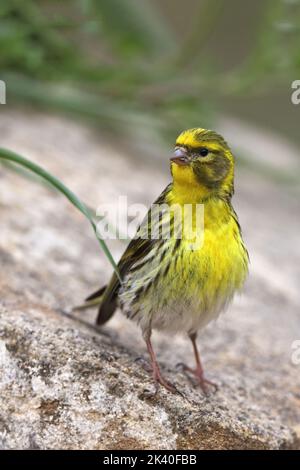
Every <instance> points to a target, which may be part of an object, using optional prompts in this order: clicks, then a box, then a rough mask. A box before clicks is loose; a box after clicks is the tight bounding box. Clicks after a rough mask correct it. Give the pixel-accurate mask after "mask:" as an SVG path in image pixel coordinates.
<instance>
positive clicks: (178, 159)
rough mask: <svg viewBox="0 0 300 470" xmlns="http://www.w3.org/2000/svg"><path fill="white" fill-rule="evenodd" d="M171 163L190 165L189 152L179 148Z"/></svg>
mask: <svg viewBox="0 0 300 470" xmlns="http://www.w3.org/2000/svg"><path fill="white" fill-rule="evenodd" d="M170 160H171V162H173V163H176V165H181V166H185V165H189V163H190V161H189V158H188V153H187V150H186V149H185V148H183V147H178V148H176V149H175V151H174V157H172V158H170Z"/></svg>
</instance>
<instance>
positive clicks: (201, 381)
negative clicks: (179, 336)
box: [180, 333, 218, 394]
mask: <svg viewBox="0 0 300 470" xmlns="http://www.w3.org/2000/svg"><path fill="white" fill-rule="evenodd" d="M189 338H190V340H191V341H192V345H193V350H194V355H195V359H196V367H195V368H192V367H188V366H187V365H185V364H180V365H181V367H182V368H183V370H184V371H186V372H189V373H191V374H193V376H194V377H195V378H196V381H197V385H199V386H200V387H201V389H202V390H203V392H204V393H205V394H207V393H208V387H207V386H208V385H211V386H212V387H214V388H215V390H216V391H217V390H218V386H217V384H215V383H214V382H211V381H210V380H207V379H206V378H205V377H204V371H203V367H202V364H201V359H200V354H199V351H198V347H197V342H196V338H197V334H196V333H191V334H190V335H189Z"/></svg>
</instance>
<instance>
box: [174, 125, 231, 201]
mask: <svg viewBox="0 0 300 470" xmlns="http://www.w3.org/2000/svg"><path fill="white" fill-rule="evenodd" d="M171 172H172V176H173V184H174V186H176V187H177V188H179V189H181V190H183V191H187V192H188V191H189V190H190V191H191V193H194V194H195V193H197V192H198V193H199V197H200V195H201V197H202V198H205V197H208V196H210V195H220V196H223V197H227V198H228V197H229V198H230V197H231V195H232V193H233V176H234V158H233V155H232V153H231V151H230V148H229V147H228V145H227V143H226V142H225V140H224V139H223V137H222V136H221V135H219V134H217V133H216V132H214V131H210V130H206V129H201V128H195V129H188V130H187V131H184V132H182V133H181V134H180V135H179V136H178V138H177V140H176V145H175V151H174V156H173V157H172V158H171Z"/></svg>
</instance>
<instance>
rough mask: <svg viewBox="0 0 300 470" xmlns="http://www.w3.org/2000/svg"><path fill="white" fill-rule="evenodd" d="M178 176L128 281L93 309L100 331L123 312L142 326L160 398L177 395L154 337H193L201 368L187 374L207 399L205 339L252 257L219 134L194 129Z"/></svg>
mask: <svg viewBox="0 0 300 470" xmlns="http://www.w3.org/2000/svg"><path fill="white" fill-rule="evenodd" d="M171 174H172V178H173V181H172V182H171V183H170V184H169V185H168V186H167V188H166V189H165V190H164V191H163V192H162V193H161V195H160V196H159V198H158V199H157V200H156V201H155V203H154V205H152V206H151V208H150V210H149V212H148V215H147V216H146V218H145V219H144V221H143V222H142V224H141V226H140V227H139V229H138V232H137V235H136V237H135V238H134V239H133V240H132V241H131V242H130V243H129V245H128V247H127V249H126V250H125V252H124V254H123V256H122V257H121V260H120V262H119V264H118V268H119V272H120V275H121V279H122V281H121V282H120V280H119V279H118V277H117V275H116V274H115V273H114V274H113V276H112V278H111V281H110V282H109V284H108V285H107V286H105V287H103V288H102V289H100V290H99V291H97V292H96V293H95V294H93V295H91V296H90V297H89V298H88V299H87V303H86V306H90V305H96V304H100V308H99V314H98V317H97V324H98V325H102V324H103V323H105V322H106V321H107V320H109V318H110V317H111V316H112V315H113V313H114V312H115V310H116V308H117V307H118V306H119V307H120V308H121V310H122V311H123V312H124V313H125V314H126V315H127V317H129V318H130V319H132V320H134V321H136V322H137V323H138V324H139V325H140V327H141V330H142V334H143V337H144V339H145V342H146V345H147V349H148V352H149V355H150V359H151V370H152V373H153V379H154V381H155V384H156V390H157V389H158V387H159V384H161V385H162V386H164V387H165V388H166V389H167V390H169V391H171V392H177V389H176V387H175V386H174V385H173V384H171V383H170V382H169V381H167V380H166V379H165V378H164V377H163V375H162V373H161V370H160V367H159V365H158V362H157V359H156V355H155V353H154V350H153V347H152V343H151V332H152V330H153V329H156V330H163V331H165V332H166V333H168V334H170V335H173V334H175V333H178V332H180V333H185V334H187V335H188V336H189V337H190V339H191V341H192V345H193V350H194V354H195V359H196V367H195V368H190V367H187V366H184V370H185V371H187V372H188V373H190V374H192V377H193V378H195V380H196V382H197V384H198V385H199V386H200V387H201V388H202V389H203V391H204V392H206V391H207V388H208V387H207V385H209V384H211V385H215V384H213V383H212V382H210V381H209V380H207V379H206V378H205V377H204V373H203V368H202V365H201V361H200V355H199V352H198V349H197V345H196V337H197V333H198V331H199V330H201V329H202V328H203V327H204V326H205V325H207V323H208V322H210V321H211V320H213V319H215V318H216V317H217V316H218V315H219V314H220V312H221V311H222V310H224V309H225V307H226V306H227V305H228V304H229V302H230V301H231V300H232V298H233V295H234V293H235V292H236V291H239V290H240V289H241V288H242V286H243V284H244V281H245V278H246V276H247V273H248V260H249V257H248V252H247V250H246V248H245V245H244V242H243V239H242V235H241V228H240V225H239V222H238V218H237V215H236V213H235V211H234V209H233V207H232V205H231V198H232V195H233V192H234V158H233V155H232V153H231V150H230V148H229V146H228V145H227V143H226V142H225V140H224V139H223V137H222V136H220V135H219V134H217V133H216V132H214V131H211V130H206V129H201V128H195V129H189V130H186V131H184V132H182V133H181V134H180V135H179V137H178V138H177V141H176V146H175V152H174V156H173V157H172V158H171ZM199 208H200V209H202V211H203V212H201V210H200V211H199V212H198V209H199ZM186 209H189V211H186ZM186 212H187V213H189V214H190V217H187V216H186V215H185V213H186ZM199 213H200V217H198V214H199ZM201 214H203V215H204V216H203V217H201ZM178 215H179V217H178ZM199 220H200V222H199ZM183 221H184V222H183ZM186 228H188V230H186Z"/></svg>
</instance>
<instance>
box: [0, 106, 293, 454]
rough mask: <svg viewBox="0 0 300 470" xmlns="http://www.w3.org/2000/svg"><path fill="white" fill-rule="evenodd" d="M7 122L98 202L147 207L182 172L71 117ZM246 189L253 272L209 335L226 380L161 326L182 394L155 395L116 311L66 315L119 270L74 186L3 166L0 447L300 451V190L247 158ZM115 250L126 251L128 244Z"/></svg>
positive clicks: (30, 150)
mask: <svg viewBox="0 0 300 470" xmlns="http://www.w3.org/2000/svg"><path fill="white" fill-rule="evenodd" d="M0 132H1V140H2V143H1V145H2V146H3V147H8V148H10V149H11V150H15V151H17V152H20V153H21V154H23V155H24V156H27V157H28V158H31V159H32V160H34V161H36V162H37V163H40V164H41V165H42V166H44V167H45V168H47V169H48V170H50V171H51V172H52V173H53V174H55V175H56V176H58V177H59V178H61V179H62V180H63V181H64V182H65V183H66V184H67V185H68V186H69V187H70V188H71V189H73V190H74V191H75V193H76V194H78V195H80V196H81V197H82V198H83V199H84V200H85V201H86V202H87V203H89V204H90V205H91V206H94V207H95V206H97V205H99V204H100V203H101V202H104V201H105V202H107V201H111V200H115V201H116V200H117V199H116V198H117V197H118V195H119V194H125V195H128V199H129V202H143V203H145V204H149V203H151V201H152V200H153V199H154V198H155V197H156V196H157V195H158V194H159V193H160V191H161V190H162V188H163V187H164V186H165V185H166V184H167V182H168V179H169V176H168V161H167V159H166V163H165V167H166V171H165V173H164V172H163V171H161V167H160V168H157V167H156V165H153V166H151V165H149V164H148V163H147V164H146V163H145V162H143V161H139V160H138V159H136V158H128V157H125V156H124V155H122V154H120V153H118V152H117V151H116V150H115V149H114V148H113V147H111V146H110V145H108V144H107V143H106V142H103V141H102V139H101V138H99V136H98V137H97V136H96V135H95V134H94V133H93V132H92V131H90V130H88V129H86V128H84V127H82V126H79V125H77V124H74V123H71V122H69V121H67V120H64V119H62V118H57V117H51V116H50V117H49V116H43V115H38V114H32V115H30V114H28V113H23V112H21V111H19V112H17V111H15V112H6V113H5V114H3V115H1V117H0ZM149 182H150V183H151V184H150V183H149ZM236 186H237V194H236V196H235V199H234V203H235V207H236V209H237V211H238V213H239V216H240V221H241V224H242V226H243V229H244V234H245V240H246V243H247V245H248V248H249V251H250V256H251V275H250V278H249V281H248V283H247V286H246V288H245V292H244V293H243V295H242V296H240V297H238V298H236V299H235V301H234V303H233V304H232V306H231V307H230V308H229V310H228V312H226V313H224V314H223V315H222V316H221V317H220V319H219V320H218V321H217V322H216V323H213V324H211V325H210V326H209V327H208V328H207V329H206V330H205V331H204V332H203V333H202V335H201V336H200V338H199V345H200V349H201V352H202V356H203V362H204V365H205V368H206V374H207V376H208V378H211V379H212V380H214V381H215V382H217V383H218V384H219V386H220V388H219V391H218V392H216V393H211V394H210V395H209V396H203V394H202V393H201V391H200V390H198V389H195V388H193V387H192V386H191V384H190V383H189V382H188V381H187V379H186V377H185V376H184V375H183V374H182V373H181V372H180V371H178V370H177V369H176V367H175V366H176V364H177V363H178V362H180V361H186V362H191V361H192V360H193V358H192V352H191V346H190V344H189V342H188V341H187V339H186V338H184V337H181V336H178V337H168V336H166V335H165V336H163V335H160V334H156V335H155V336H154V346H155V348H156V351H157V353H158V357H159V360H160V362H161V364H162V368H163V371H164V374H165V375H166V377H167V378H168V379H170V380H171V381H173V382H174V383H175V384H176V385H177V387H178V388H179V389H180V390H181V391H182V392H183V393H184V395H185V398H183V397H181V396H179V395H178V396H175V395H171V394H169V393H168V392H166V391H165V390H161V391H160V392H159V394H158V395H157V396H156V397H155V398H148V397H147V394H146V393H145V391H147V390H151V389H152V388H153V384H152V382H151V377H150V376H149V375H148V374H147V372H145V371H144V369H143V368H142V367H141V365H140V363H139V362H136V361H135V359H136V358H137V357H139V356H145V357H146V353H145V347H144V344H143V341H142V339H141V336H140V334H139V330H138V328H137V327H136V326H135V325H133V324H132V323H130V322H129V321H128V320H126V319H125V318H124V317H122V315H121V314H120V313H118V314H117V315H116V316H115V317H114V318H113V319H112V321H111V322H110V323H108V324H107V326H105V328H103V329H102V330H101V331H99V330H97V329H96V328H95V327H94V326H93V320H94V318H95V312H93V311H90V312H87V313H77V314H76V315H71V314H69V313H68V312H70V308H71V306H73V305H76V304H79V303H81V302H82V300H83V298H84V297H85V296H86V295H87V294H89V293H90V292H91V291H92V290H93V289H96V288H97V287H99V286H100V285H101V284H102V283H103V284H104V283H105V282H106V281H107V280H108V278H109V275H110V272H111V268H110V266H109V264H108V263H107V261H106V260H105V258H104V256H103V254H102V253H101V252H100V250H99V246H98V243H97V241H96V239H95V238H94V236H93V234H92V231H91V229H90V227H89V225H88V223H87V222H86V221H85V220H84V219H83V217H82V216H81V215H80V214H79V213H78V212H77V211H76V210H75V209H74V208H73V207H72V206H70V204H69V203H68V202H67V201H65V200H64V199H63V198H62V196H60V195H58V194H57V193H55V192H53V191H51V190H50V189H49V188H47V187H46V186H43V185H40V184H37V183H34V182H32V181H29V180H26V179H24V177H22V176H20V175H18V174H16V173H14V172H12V171H11V170H9V169H8V168H5V167H2V166H0V217H1V231H0V263H1V270H0V447H1V448H4V449H15V448H22V449H28V448H41V449H70V448H74V449H150V448H156V449H219V448H220V449H231V448H234V449H249V448H250V449H254V448H258V449H270V448H274V449H285V448H294V449H295V448H300V407H299V405H300V374H299V372H300V364H298V365H297V364H296V363H293V360H292V354H293V349H292V345H293V342H294V341H296V340H300V315H299V307H300V293H299V278H300V244H299V230H300V221H299V194H293V192H291V191H289V188H285V187H281V186H280V187H278V186H276V185H275V184H274V183H271V182H270V181H267V180H264V179H263V178H260V177H258V176H257V175H255V174H253V173H247V172H245V171H242V170H238V172H237V185H236ZM111 248H112V249H113V251H114V254H115V257H116V258H118V256H119V255H120V254H121V252H122V250H123V248H124V244H122V243H121V242H113V243H112V244H111ZM294 362H295V361H294Z"/></svg>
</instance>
